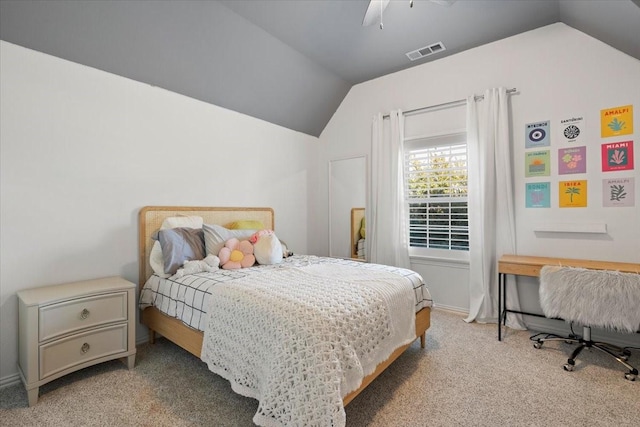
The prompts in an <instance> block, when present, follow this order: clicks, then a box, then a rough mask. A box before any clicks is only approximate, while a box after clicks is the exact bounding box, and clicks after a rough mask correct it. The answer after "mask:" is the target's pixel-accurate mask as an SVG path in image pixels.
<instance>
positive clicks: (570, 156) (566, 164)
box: [558, 147, 587, 175]
mask: <svg viewBox="0 0 640 427" xmlns="http://www.w3.org/2000/svg"><path fill="white" fill-rule="evenodd" d="M586 172H587V147H571V148H560V149H559V150H558V174H559V175H567V174H570V173H586Z"/></svg>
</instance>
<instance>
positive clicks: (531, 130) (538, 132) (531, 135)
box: [524, 120, 551, 148]
mask: <svg viewBox="0 0 640 427" xmlns="http://www.w3.org/2000/svg"><path fill="white" fill-rule="evenodd" d="M550 132H551V124H550V123H549V121H548V120H547V121H546V122H537V123H529V124H527V125H525V130H524V141H525V142H524V148H537V147H548V146H549V145H550V137H549V135H550Z"/></svg>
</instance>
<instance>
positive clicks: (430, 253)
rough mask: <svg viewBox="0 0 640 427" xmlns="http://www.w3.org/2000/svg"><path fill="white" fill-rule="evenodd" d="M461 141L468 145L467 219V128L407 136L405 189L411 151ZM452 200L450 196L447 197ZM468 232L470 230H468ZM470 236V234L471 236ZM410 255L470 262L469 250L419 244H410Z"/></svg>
mask: <svg viewBox="0 0 640 427" xmlns="http://www.w3.org/2000/svg"><path fill="white" fill-rule="evenodd" d="M459 143H464V144H465V145H466V147H467V152H466V155H467V200H466V202H467V221H468V217H469V199H468V170H469V169H468V168H469V157H468V153H469V151H468V145H467V144H468V143H467V132H466V129H461V130H455V131H451V132H446V133H440V134H431V135H421V136H414V137H407V138H405V139H404V158H403V174H404V175H403V176H404V180H405V191H406V189H407V187H408V184H407V180H408V169H407V163H406V158H407V156H408V155H409V153H410V152H411V151H415V150H420V149H425V148H429V147H434V146H451V145H455V144H459ZM408 196H409V195H408V194H407V193H405V194H404V203H405V209H406V224H407V241H410V238H409V235H410V230H409V224H410V208H409V204H410V203H411V202H412V201H411V199H409V197H408ZM447 199H448V200H450V199H449V198H447ZM467 233H469V231H468V230H467ZM469 237H470V236H469ZM409 256H410V257H414V258H432V259H442V260H450V261H458V262H468V261H469V250H456V249H439V248H424V247H417V246H411V245H410V246H409Z"/></svg>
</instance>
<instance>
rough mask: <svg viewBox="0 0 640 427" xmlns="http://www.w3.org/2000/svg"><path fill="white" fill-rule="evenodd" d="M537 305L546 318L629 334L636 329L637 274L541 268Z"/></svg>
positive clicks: (639, 320)
mask: <svg viewBox="0 0 640 427" xmlns="http://www.w3.org/2000/svg"><path fill="white" fill-rule="evenodd" d="M540 306H541V307H542V311H543V312H544V314H545V316H547V317H552V318H554V317H555V318H561V319H565V320H566V321H568V322H576V323H578V324H580V325H586V326H594V327H600V328H607V329H615V330H617V331H620V332H629V333H633V332H636V331H638V330H640V275H638V274H634V273H620V272H618V271H607V270H588V269H584V268H572V267H558V266H544V267H542V269H541V270H540Z"/></svg>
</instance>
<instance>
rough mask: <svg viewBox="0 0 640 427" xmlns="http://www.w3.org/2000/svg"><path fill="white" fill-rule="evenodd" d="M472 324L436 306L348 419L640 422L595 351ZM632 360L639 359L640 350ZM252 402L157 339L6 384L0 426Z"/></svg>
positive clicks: (121, 418) (213, 416) (214, 411)
mask: <svg viewBox="0 0 640 427" xmlns="http://www.w3.org/2000/svg"><path fill="white" fill-rule="evenodd" d="M496 335H497V334H496V326H495V325H480V324H467V323H464V322H463V321H462V319H461V317H460V316H458V315H456V314H452V313H448V312H444V311H437V310H435V311H434V312H433V315H432V327H431V329H429V331H428V332H427V348H426V349H425V350H422V349H420V348H419V346H418V344H417V343H414V345H413V346H412V347H411V348H410V349H409V350H408V351H407V352H406V353H405V354H404V355H403V356H401V357H400V358H399V359H398V360H397V361H396V362H395V363H394V364H393V365H392V366H391V367H390V368H389V369H388V370H387V371H386V372H385V373H384V374H383V375H382V376H381V377H380V378H378V379H377V380H376V381H374V382H373V384H371V385H370V386H369V388H367V390H365V391H364V392H363V393H362V394H361V395H360V396H358V397H357V398H356V399H355V400H354V401H353V402H352V403H351V404H350V405H349V406H347V408H346V412H347V426H353V427H356V426H379V427H383V426H384V427H388V426H583V425H589V426H638V425H640V381H635V382H631V381H627V380H625V379H624V372H625V370H624V368H623V367H622V365H620V364H619V363H618V362H616V361H615V360H613V359H612V358H609V357H608V356H604V355H603V354H601V353H600V352H598V351H596V350H591V351H584V352H583V356H582V357H581V358H579V360H578V362H577V364H576V369H575V371H574V372H565V371H564V370H563V369H562V365H563V364H564V363H565V362H566V358H567V357H568V354H570V351H571V348H572V346H570V345H567V344H565V343H564V342H560V343H558V342H554V343H547V344H545V345H544V347H543V348H542V349H540V350H536V349H534V348H533V346H532V344H531V341H529V335H530V334H529V333H528V332H525V331H512V330H508V331H507V335H506V339H505V340H504V341H503V342H498V340H497V338H496ZM630 362H631V363H632V364H633V365H634V366H636V367H638V366H640V351H638V350H632V356H631V359H630ZM256 408H257V402H256V401H255V400H253V399H249V398H245V397H242V396H239V395H236V394H235V393H233V392H232V391H231V388H230V386H229V383H228V382H227V381H225V380H223V379H222V378H220V377H218V376H216V375H214V374H212V373H211V372H209V371H208V370H207V368H206V366H205V364H204V363H202V362H201V361H200V360H198V359H197V358H195V357H193V356H192V355H190V354H188V353H186V352H185V351H183V350H182V349H180V348H178V347H176V346H174V345H173V344H171V343H169V342H166V341H165V340H159V341H158V343H157V344H155V345H153V346H148V345H145V346H142V347H140V348H139V349H138V357H137V360H136V367H135V369H133V370H132V371H128V370H127V369H126V368H125V366H124V365H123V364H122V363H120V362H119V361H113V362H108V363H104V364H102V365H98V366H94V367H91V368H87V369H85V370H83V371H81V372H76V373H74V374H71V375H68V376H66V377H64V378H61V379H59V380H56V381H53V382H51V383H49V384H47V385H45V386H43V387H41V389H40V399H39V401H38V404H37V405H36V406H34V407H32V408H29V407H27V395H26V392H25V390H24V388H23V387H22V385H14V386H11V387H5V388H3V389H2V390H0V425H2V426H3V427H4V426H7V427H8V426H21V427H22V426H72V425H73V426H251V425H253V424H252V421H251V420H252V417H253V414H254V413H255V410H256Z"/></svg>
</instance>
